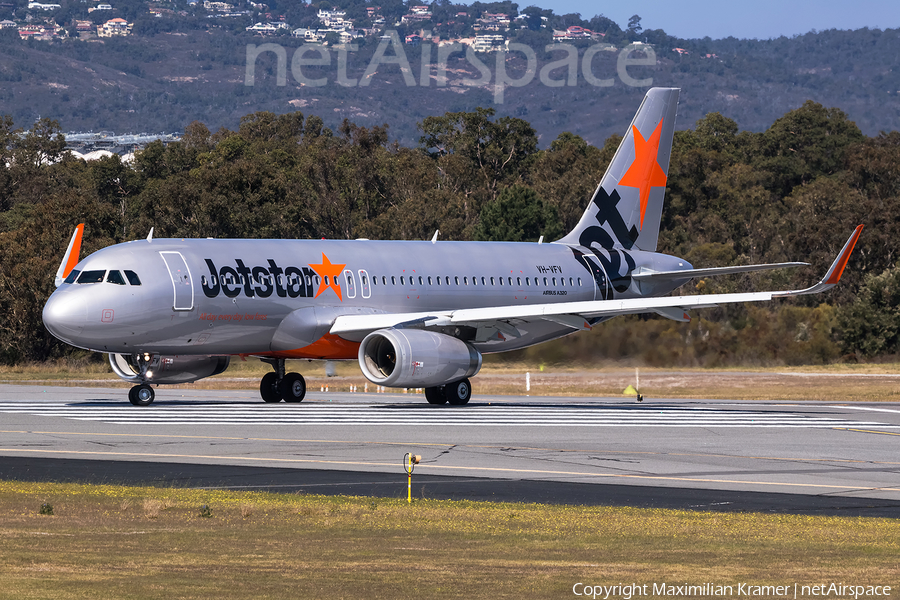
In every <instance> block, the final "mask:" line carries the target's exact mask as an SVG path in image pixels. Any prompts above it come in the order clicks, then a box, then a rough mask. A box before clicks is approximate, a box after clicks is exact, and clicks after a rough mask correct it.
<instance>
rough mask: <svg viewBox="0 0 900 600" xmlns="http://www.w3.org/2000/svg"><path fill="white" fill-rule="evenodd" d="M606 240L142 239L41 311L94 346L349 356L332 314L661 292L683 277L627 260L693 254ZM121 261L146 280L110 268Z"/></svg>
mask: <svg viewBox="0 0 900 600" xmlns="http://www.w3.org/2000/svg"><path fill="white" fill-rule="evenodd" d="M603 252H604V254H603V255H600V254H597V255H595V254H594V253H592V252H591V251H589V250H588V249H586V248H583V247H574V246H567V245H564V244H556V243H553V244H535V243H512V242H447V241H438V242H436V243H432V242H428V241H425V242H419V241H370V240H348V241H344V240H235V239H230V240H219V239H190V240H178V239H155V240H152V241H147V240H140V241H132V242H127V243H123V244H117V245H114V246H110V247H108V248H104V249H103V250H100V251H98V252H95V253H93V254H91V255H90V256H88V257H86V258H84V259H83V260H81V261H80V262H79V263H78V265H77V266H76V267H75V269H76V270H77V271H78V272H79V273H84V272H94V271H106V272H107V275H105V276H104V281H102V282H97V283H66V284H63V285H62V286H60V287H59V288H58V289H57V290H56V291H55V292H54V293H53V295H52V296H51V298H50V300H49V301H48V302H47V305H46V307H45V309H44V321H45V323H46V324H47V326H48V328H49V329H50V330H51V332H52V333H53V334H54V335H56V336H57V337H58V338H60V339H62V340H64V341H66V342H67V343H69V344H72V345H74V346H78V347H81V348H86V349H89V350H94V351H98V352H109V353H122V354H131V353H153V354H178V355H191V354H194V355H217V354H227V355H255V356H270V357H277V358H325V359H354V358H356V356H357V350H358V345H359V344H358V342H359V340H358V339H344V338H341V337H338V336H335V335H332V334H330V333H329V329H330V327H331V324H332V323H333V322H334V319H335V318H336V317H337V316H340V315H346V314H351V315H355V314H367V313H422V312H427V311H447V310H456V309H464V308H482V307H498V306H515V305H529V304H547V303H555V302H572V301H583V300H595V299H597V300H599V299H603V298H605V299H612V298H633V297H639V296H661V295H665V294H668V293H669V292H670V291H672V290H673V289H675V288H677V287H678V286H680V285H682V284H683V283H685V281H687V279H684V280H677V281H669V282H666V283H665V284H664V285H663V286H660V285H655V286H654V287H653V288H652V289H647V288H646V287H645V288H643V289H642V288H641V284H639V283H637V282H636V281H632V280H631V279H630V277H629V275H630V274H631V273H633V272H640V271H641V270H642V269H645V270H646V269H649V270H653V271H669V270H681V269H689V268H690V265H689V264H688V263H687V262H685V261H684V260H682V259H679V258H676V257H672V256H667V255H664V254H659V253H655V252H642V251H632V250H629V251H621V250H620V251H611V252H612V254H619V256H612V257H611V256H610V251H603ZM625 254H627V258H626V257H625ZM582 255H585V256H582ZM592 268H593V271H592V270H591V269H592ZM125 270H130V271H133V272H134V273H136V274H137V275H138V276H139V278H140V285H133V284H131V283H129V282H128V281H127V280H126V281H125V283H124V284H116V283H110V282H107V281H106V279H107V278H108V273H109V272H110V271H119V272H124V271H125ZM325 274H330V275H329V279H328V280H327V281H323V279H324V275H325ZM334 275H337V279H338V280H337V282H334V281H333V280H332V277H333V276H334ZM289 315H290V317H289ZM572 331H573V330H572V328H570V327H566V326H564V325H560V324H559V323H554V322H552V321H537V322H531V323H527V324H524V325H521V324H520V325H519V333H520V335H519V336H518V337H505V336H503V335H497V336H493V337H491V338H490V339H479V338H478V337H477V336H474V335H473V336H470V338H469V339H468V340H467V341H468V342H469V343H470V344H471V345H472V346H473V347H475V348H476V349H478V350H479V351H481V352H502V351H507V350H515V349H518V348H523V347H526V346H530V345H532V344H536V343H539V342H543V341H546V340H549V339H553V338H557V337H561V336H563V335H567V334H569V333H572ZM460 337H463V338H465V335H460Z"/></svg>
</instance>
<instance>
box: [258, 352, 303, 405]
mask: <svg viewBox="0 0 900 600" xmlns="http://www.w3.org/2000/svg"><path fill="white" fill-rule="evenodd" d="M264 362H267V363H269V364H270V365H272V368H273V369H275V372H274V373H266V374H265V375H263V378H262V381H260V382H259V395H260V396H261V397H262V399H263V402H271V403H275V402H281V401H282V400H284V401H285V402H302V401H303V398H304V397H305V396H306V380H305V379H303V375H301V374H300V373H285V372H284V359H283V358H276V359H270V360H265V361H264Z"/></svg>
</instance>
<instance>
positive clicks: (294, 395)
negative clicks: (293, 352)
mask: <svg viewBox="0 0 900 600" xmlns="http://www.w3.org/2000/svg"><path fill="white" fill-rule="evenodd" d="M278 392H279V394H281V397H282V398H284V401H285V402H303V397H304V396H306V380H305V379H303V375H301V374H300V373H288V374H287V375H285V376H284V379H282V380H281V383H279V384H278Z"/></svg>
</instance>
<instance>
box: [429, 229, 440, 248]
mask: <svg viewBox="0 0 900 600" xmlns="http://www.w3.org/2000/svg"><path fill="white" fill-rule="evenodd" d="M440 232H441V230H440V229H435V230H434V237H432V238H431V243H432V244H436V243H437V237H438V234H439V233H440Z"/></svg>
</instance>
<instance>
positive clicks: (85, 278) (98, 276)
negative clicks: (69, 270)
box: [78, 271, 106, 283]
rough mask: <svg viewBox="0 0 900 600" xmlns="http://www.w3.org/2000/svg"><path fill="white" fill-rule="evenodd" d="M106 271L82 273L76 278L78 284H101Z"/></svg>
mask: <svg viewBox="0 0 900 600" xmlns="http://www.w3.org/2000/svg"><path fill="white" fill-rule="evenodd" d="M104 275H106V271H84V272H83V273H82V274H81V276H80V277H79V278H78V283H102V282H103V276H104Z"/></svg>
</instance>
